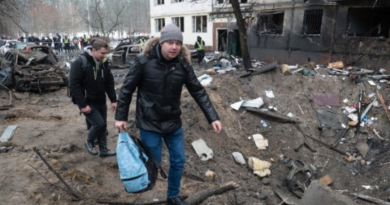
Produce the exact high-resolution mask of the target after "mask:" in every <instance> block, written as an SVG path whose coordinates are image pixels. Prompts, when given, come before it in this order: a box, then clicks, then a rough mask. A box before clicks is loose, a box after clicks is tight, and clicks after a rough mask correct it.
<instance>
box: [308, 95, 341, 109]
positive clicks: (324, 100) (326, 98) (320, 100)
mask: <svg viewBox="0 0 390 205" xmlns="http://www.w3.org/2000/svg"><path fill="white" fill-rule="evenodd" d="M313 100H314V103H315V104H317V105H320V106H325V105H329V106H337V107H338V106H340V96H339V94H328V93H314V94H313Z"/></svg>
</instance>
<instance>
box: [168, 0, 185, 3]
mask: <svg viewBox="0 0 390 205" xmlns="http://www.w3.org/2000/svg"><path fill="white" fill-rule="evenodd" d="M180 2H184V0H171V3H180Z"/></svg>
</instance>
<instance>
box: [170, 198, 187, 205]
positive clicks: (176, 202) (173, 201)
mask: <svg viewBox="0 0 390 205" xmlns="http://www.w3.org/2000/svg"><path fill="white" fill-rule="evenodd" d="M167 202H168V205H190V204H189V203H187V202H185V201H182V200H181V199H180V198H179V197H176V198H168V199H167Z"/></svg>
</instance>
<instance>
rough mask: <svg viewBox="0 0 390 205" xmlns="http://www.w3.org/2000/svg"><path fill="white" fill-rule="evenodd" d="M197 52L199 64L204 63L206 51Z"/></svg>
mask: <svg viewBox="0 0 390 205" xmlns="http://www.w3.org/2000/svg"><path fill="white" fill-rule="evenodd" d="M197 52H198V63H199V64H200V63H202V60H203V58H204V55H205V53H204V50H198V51H197Z"/></svg>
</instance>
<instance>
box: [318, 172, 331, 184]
mask: <svg viewBox="0 0 390 205" xmlns="http://www.w3.org/2000/svg"><path fill="white" fill-rule="evenodd" d="M318 181H319V182H320V183H321V184H323V185H325V186H329V185H330V184H332V183H333V178H332V177H331V176H330V175H329V174H327V175H325V176H323V177H321V178H320V179H318Z"/></svg>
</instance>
